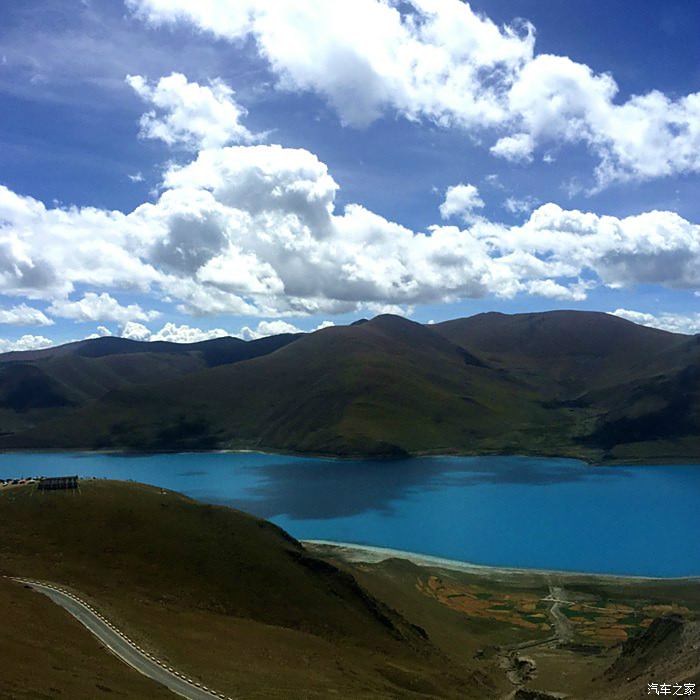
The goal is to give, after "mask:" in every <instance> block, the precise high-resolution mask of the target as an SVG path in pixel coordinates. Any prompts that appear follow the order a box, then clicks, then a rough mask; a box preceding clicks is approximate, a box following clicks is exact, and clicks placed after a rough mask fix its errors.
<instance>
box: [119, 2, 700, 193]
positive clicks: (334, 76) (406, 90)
mask: <svg viewBox="0 0 700 700" xmlns="http://www.w3.org/2000/svg"><path fill="white" fill-rule="evenodd" d="M127 4H128V6H129V7H130V8H131V9H132V11H133V12H134V13H135V14H136V15H137V16H139V17H141V18H143V19H144V20H146V21H148V22H149V23H151V24H154V25H159V24H167V23H172V22H188V23H190V24H191V25H193V26H194V27H196V28H197V29H198V30H202V31H206V32H209V33H210V34H212V35H213V36H215V37H217V38H220V39H225V40H228V41H232V42H240V41H241V40H243V39H245V38H246V37H252V38H253V39H254V41H255V43H256V45H257V48H258V51H259V53H260V55H261V56H262V57H263V58H264V59H266V60H267V62H268V63H269V65H270V67H271V69H272V70H273V72H274V73H275V74H276V76H277V79H278V87H279V88H280V89H284V90H293V91H314V92H316V93H317V94H320V95H322V96H323V97H324V98H325V99H326V100H327V101H328V102H329V103H330V104H331V105H332V106H333V107H334V108H335V109H336V111H337V113H338V114H339V116H340V118H341V120H342V121H343V122H344V123H346V124H350V125H353V126H364V125H366V124H368V123H370V122H371V121H373V120H375V119H377V118H379V117H380V116H382V115H384V114H386V113H387V112H389V113H394V114H399V115H402V116H403V117H405V118H407V119H410V120H414V121H416V120H429V121H431V122H433V123H436V124H438V125H439V126H442V127H459V128H464V129H469V130H483V129H484V128H496V129H498V130H500V131H501V132H503V135H502V136H501V137H500V138H499V139H498V140H497V141H496V143H495V144H494V146H493V147H492V149H491V150H492V152H493V153H494V155H497V156H500V157H504V158H507V159H509V160H512V161H523V162H527V161H529V160H530V159H531V158H532V156H533V152H534V151H535V149H536V148H538V147H547V145H548V144H549V143H550V142H554V143H583V144H585V145H587V146H588V147H589V148H590V149H591V150H592V151H593V152H594V153H596V154H597V155H598V157H599V166H598V168H597V171H596V178H597V186H598V187H602V186H604V185H607V184H609V183H610V182H613V181H616V180H627V179H633V178H634V179H649V178H654V177H660V176H666V175H670V174H673V173H682V172H698V171H700V93H693V94H689V95H686V96H681V97H678V98H672V97H669V96H667V95H665V94H663V93H662V92H660V91H658V90H652V91H651V92H648V93H646V94H641V95H633V96H631V97H630V98H628V99H627V100H625V101H620V100H618V99H617V98H618V92H619V88H618V85H617V83H616V82H615V79H614V78H613V76H612V75H610V74H608V73H596V72H595V71H593V70H592V69H591V68H590V67H589V66H587V65H585V64H583V63H578V62H576V61H573V60H571V59H570V58H568V57H566V56H556V55H550V54H539V55H535V50H534V48H535V34H534V28H533V27H532V26H531V25H530V24H528V23H526V22H522V21H520V22H514V23H512V24H511V25H505V26H501V27H499V26H498V25H496V24H495V23H494V22H493V21H492V20H490V19H489V18H488V17H486V16H484V15H482V14H478V13H476V12H475V11H474V10H473V9H472V8H471V6H470V5H469V4H468V3H466V2H462V1H461V0H407V2H401V3H399V2H396V1H394V0H392V1H386V0H337V1H336V2H332V3H328V2H327V3H323V2H317V0H277V1H276V2H275V3H261V2H259V1H258V0H206V1H204V2H197V3H193V2H189V0H168V2H165V0H127Z"/></svg>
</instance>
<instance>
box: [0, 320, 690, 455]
mask: <svg viewBox="0 0 700 700" xmlns="http://www.w3.org/2000/svg"><path fill="white" fill-rule="evenodd" d="M223 340H227V339H222V341H223ZM266 340H267V341H269V343H268V345H266V346H265V348H264V349H265V350H267V352H264V353H263V352H262V347H261V346H260V347H261V352H260V354H259V356H257V357H255V356H249V359H246V358H244V357H241V355H240V351H238V352H239V355H238V356H237V357H239V360H238V361H229V362H228V363H226V364H221V363H217V362H212V361H209V363H207V361H205V360H204V359H203V357H202V355H201V350H197V351H190V352H187V353H181V354H178V355H173V354H169V353H159V352H156V353H130V352H129V353H126V354H111V355H104V356H101V357H99V358H94V357H93V358H85V357H82V356H81V357H80V358H75V357H74V356H70V357H69V358H66V357H64V356H62V355H61V354H60V352H62V351H61V349H60V348H59V349H57V354H58V356H57V357H55V358H54V359H53V360H51V359H49V361H46V360H44V359H40V360H37V361H35V363H36V364H35V366H36V367H39V368H40V369H42V370H45V367H46V366H47V365H51V366H52V368H53V369H52V373H51V374H50V375H49V379H50V380H51V381H50V382H49V381H47V383H46V386H43V387H41V392H39V394H38V395H39V396H43V397H44V398H43V401H44V402H45V403H46V404H47V409H46V411H45V414H44V415H42V416H41V418H42V420H37V421H36V422H35V424H34V426H27V425H26V422H25V424H24V425H23V424H22V423H21V421H20V422H19V424H18V416H20V417H21V416H22V415H23V411H25V412H26V411H28V410H29V409H28V408H26V405H27V404H29V405H31V406H33V405H34V404H32V402H31V401H28V400H27V399H26V398H24V394H23V391H22V388H21V386H19V387H18V386H17V381H15V384H11V383H10V382H9V381H8V382H7V387H8V388H7V391H5V393H0V400H2V401H4V403H3V405H4V406H6V409H5V413H6V418H7V421H6V423H5V425H7V426H8V427H5V428H4V429H3V431H4V432H5V433H6V435H5V436H4V437H0V447H2V446H4V447H49V446H50V447H85V448H97V447H99V448H130V449H148V450H177V449H207V448H214V447H216V448H267V449H279V450H290V451H298V452H308V453H323V454H334V455H387V456H398V455H402V454H405V453H415V452H435V453H440V452H462V453H482V454H483V453H529V454H543V455H554V454H558V455H571V456H581V457H584V458H587V459H591V460H605V459H609V460H615V459H624V460H630V459H640V460H642V459H655V460H665V459H671V460H678V459H686V458H687V459H691V458H695V457H700V411H699V407H700V339H699V338H698V337H693V336H685V335H680V334H673V333H667V332H664V331H659V330H655V329H650V328H647V327H644V326H638V325H636V324H634V323H631V322H629V321H626V320H623V319H620V318H617V317H615V316H611V315H608V314H601V313H592V312H573V311H557V312H548V313H540V314H516V315H513V316H507V315H504V314H480V315H478V316H474V317H471V318H466V319H457V320H455V321H448V322H445V323H440V324H435V325H428V326H423V325H421V324H418V323H414V322H412V321H409V320H407V319H405V318H401V317H398V316H390V315H384V316H378V317H376V318H374V319H372V320H371V321H366V322H363V323H360V324H353V325H351V326H345V327H331V328H326V329H323V330H320V331H317V332H315V333H310V334H306V335H303V336H301V337H296V336H294V337H292V340H293V341H294V342H291V341H289V339H286V340H285V341H283V342H279V341H275V342H278V343H279V345H278V346H277V347H275V342H273V339H266ZM210 342H214V341H210ZM240 342H242V341H240ZM261 342H262V341H257V343H261ZM148 345H151V344H148ZM243 345H244V346H245V347H244V348H242V349H241V350H243V349H245V350H246V351H247V352H251V351H252V350H254V349H256V348H257V347H258V346H255V345H254V344H252V343H248V344H245V343H244V344H243ZM89 347H90V346H88V348H89ZM130 347H131V346H130ZM225 347H227V346H226V345H225V344H223V343H222V348H225ZM236 347H237V346H236ZM81 352H85V350H84V349H83V350H81ZM90 352H92V353H94V352H95V350H92V349H90ZM227 352H229V353H230V352H231V351H230V350H227ZM228 357H231V355H230V354H229V355H228ZM166 358H167V360H166ZM78 360H79V361H80V362H81V363H87V362H99V363H100V364H99V370H100V372H106V371H107V368H109V370H110V371H111V372H114V373H116V375H117V376H118V377H119V378H120V381H119V382H118V381H113V382H112V383H111V384H109V383H108V382H106V381H102V383H101V384H100V383H99V382H98V379H97V378H95V379H93V378H92V375H91V374H90V372H89V371H88V366H87V365H80V366H79V367H74V366H71V365H70V362H77V361H78ZM166 361H167V362H168V363H172V364H171V365H169V366H167V367H166V368H165V369H163V368H160V369H158V371H155V370H153V369H152V368H153V366H154V365H155V364H156V363H160V364H161V365H163V364H164V363H166ZM185 362H187V363H189V364H187V366H185ZM41 363H44V364H41ZM51 363H53V364H51ZM62 363H63V364H62ZM64 364H65V366H63V365H64ZM215 364H218V366H212V365H215ZM3 366H4V365H2V364H0V371H2V368H3ZM59 369H60V371H59ZM100 377H102V375H101V374H100ZM22 381H24V382H29V383H30V384H32V382H33V383H34V384H33V385H34V386H36V385H37V383H38V382H39V379H38V378H37V377H34V376H31V377H25V378H24V379H23V380H22ZM90 381H91V382H93V383H97V384H98V386H99V388H91V386H87V384H88V383H89V382H90ZM55 382H60V386H63V387H66V390H65V391H64V392H63V393H61V391H59V388H60V387H57V385H56V383H55ZM4 387H5V385H4V384H0V390H4ZM90 397H94V400H90ZM62 401H63V403H61V402H62ZM13 421H14V422H13Z"/></svg>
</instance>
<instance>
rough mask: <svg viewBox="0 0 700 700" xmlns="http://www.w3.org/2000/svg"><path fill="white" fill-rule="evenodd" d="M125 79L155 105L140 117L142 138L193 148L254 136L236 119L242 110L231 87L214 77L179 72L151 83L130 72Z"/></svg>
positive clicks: (243, 115)
mask: <svg viewBox="0 0 700 700" xmlns="http://www.w3.org/2000/svg"><path fill="white" fill-rule="evenodd" d="M127 82H128V83H129V85H130V86H131V87H132V88H133V89H134V90H135V91H136V93H137V94H138V95H139V96H140V97H141V98H143V99H144V100H146V101H147V102H149V103H150V104H152V105H153V106H154V108H155V109H153V110H151V111H149V112H146V114H144V115H143V116H142V117H141V136H142V137H143V138H149V139H160V140H161V141H165V143H167V144H168V145H169V146H172V145H173V144H182V145H184V146H186V147H188V148H194V149H197V148H217V147H220V146H223V145H225V144H227V143H245V142H249V141H253V140H254V139H255V138H256V137H255V135H254V134H252V133H251V132H250V131H248V129H247V128H246V127H245V126H243V125H242V124H241V123H240V120H241V118H243V117H245V115H246V110H245V109H244V108H243V107H241V106H240V105H239V104H238V103H237V102H236V101H235V99H234V92H233V90H232V89H231V88H230V87H229V86H228V85H226V83H224V82H223V81H222V80H220V79H218V78H217V79H215V80H212V81H211V82H210V84H209V85H208V86H206V85H200V84H199V83H195V82H189V81H188V80H187V78H186V77H185V76H184V75H182V74H181V73H171V74H170V75H169V76H166V77H162V78H160V80H159V81H158V82H157V83H156V84H155V85H149V83H148V82H147V80H146V79H145V78H144V77H143V76H141V75H130V76H128V77H127ZM139 175H140V173H139Z"/></svg>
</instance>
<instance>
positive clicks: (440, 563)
mask: <svg viewBox="0 0 700 700" xmlns="http://www.w3.org/2000/svg"><path fill="white" fill-rule="evenodd" d="M302 544H304V545H309V546H310V548H312V549H318V550H326V549H327V550H331V551H330V552H329V553H332V554H334V555H336V556H339V557H341V558H342V559H344V560H345V561H348V562H363V563H367V564H376V563H379V562H382V561H386V560H387V559H405V560H406V561H410V562H411V563H412V564H416V565H417V566H430V567H436V568H440V569H448V570H450V571H462V572H465V573H468V574H476V575H479V576H488V577H492V578H499V577H508V578H512V577H522V576H549V577H551V576H557V577H565V578H568V579H574V578H575V579H579V578H584V579H588V580H591V579H595V580H596V581H610V582H611V583H620V582H623V581H627V582H635V581H636V582H640V583H643V582H649V581H657V582H658V581H668V582H684V581H687V582H693V583H699V582H700V576H682V577H676V578H659V577H654V576H630V575H622V574H594V573H587V572H579V571H559V570H556V569H518V568H513V567H502V566H484V565H482V564H471V563H469V562H464V561H458V560H455V559H445V558H443V557H434V556H431V555H429V554H418V553H416V552H407V551H404V550H401V549H390V548H388V547H373V546H371V545H361V544H353V543H351V542H331V541H328V540H302Z"/></svg>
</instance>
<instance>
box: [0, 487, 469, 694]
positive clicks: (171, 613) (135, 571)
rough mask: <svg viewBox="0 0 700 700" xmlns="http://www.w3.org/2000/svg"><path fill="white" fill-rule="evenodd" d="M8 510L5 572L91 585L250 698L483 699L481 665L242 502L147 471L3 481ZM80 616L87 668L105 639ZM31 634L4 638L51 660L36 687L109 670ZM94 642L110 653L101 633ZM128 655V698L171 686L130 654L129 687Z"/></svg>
mask: <svg viewBox="0 0 700 700" xmlns="http://www.w3.org/2000/svg"><path fill="white" fill-rule="evenodd" d="M0 516H1V517H0V574H3V575H10V576H23V577H27V578H35V579H39V580H42V581H48V582H53V583H55V584H58V585H62V586H64V587H68V588H70V589H73V590H75V591H76V592H79V594H80V595H81V596H84V597H85V598H86V599H87V600H89V601H91V602H92V603H93V604H94V606H95V607H96V608H98V609H99V610H100V611H101V612H102V613H103V614H104V615H105V616H106V617H108V619H110V620H111V621H113V622H114V623H115V624H116V625H117V626H118V627H119V628H120V629H123V630H125V631H127V632H128V634H129V636H130V637H131V638H132V639H134V640H137V641H138V643H140V645H142V646H143V647H144V648H145V649H147V650H149V651H152V652H153V653H154V654H156V655H157V656H158V658H161V659H165V660H167V662H168V663H169V664H172V666H174V667H175V668H177V669H180V670H183V671H184V672H186V673H187V674H188V675H189V676H191V677H194V678H197V679H199V680H200V681H201V682H203V683H205V684H206V685H208V686H209V687H214V688H217V689H221V690H224V691H226V692H227V693H229V694H231V695H233V696H235V697H259V698H285V699H287V698H299V699H301V698H323V697H329V696H331V695H336V696H339V697H348V698H349V697H352V698H367V699H369V698H387V699H388V698H396V697H443V698H450V697H451V698H458V697H459V698H461V697H473V698H478V697H482V696H480V695H479V687H478V686H477V687H474V688H466V686H467V685H468V684H469V682H470V681H469V676H468V673H467V671H465V669H464V668H463V667H462V666H461V665H460V664H455V663H448V661H447V659H446V658H445V657H444V656H443V654H442V653H440V652H439V651H438V650H437V649H436V648H435V647H434V646H433V645H432V644H431V642H430V641H429V640H428V639H427V638H426V635H425V633H424V632H423V631H422V630H421V629H420V628H418V627H415V626H414V625H412V624H411V623H409V622H408V621H406V620H405V619H404V618H403V617H402V616H401V615H399V614H398V613H396V612H394V611H393V610H392V609H391V608H390V607H388V606H387V605H385V604H383V603H381V602H379V601H378V600H377V599H376V598H374V597H372V596H371V595H370V594H368V593H367V592H366V591H365V590H364V589H363V588H361V587H360V586H359V585H358V584H357V582H356V580H355V579H354V578H353V576H352V575H350V574H349V573H347V572H346V571H344V570H342V569H340V568H338V567H336V566H335V565H333V564H331V563H328V562H326V561H324V560H322V559H319V558H317V557H315V556H313V555H311V554H309V553H307V552H306V551H305V550H304V549H303V548H302V546H301V545H300V544H299V543H298V542H297V541H296V540H294V539H293V538H291V537H290V536H289V535H287V534H286V533H285V532H284V531H282V530H281V529H279V528H278V527H276V526H275V525H272V524H271V523H269V522H266V521H263V520H259V519H257V518H254V517H252V516H249V515H247V514H245V513H242V512H240V511H235V510H232V509H230V508H225V507H219V506H209V505H204V504H201V503H197V502H196V501H193V500H191V499H189V498H186V497H184V496H181V495H179V494H176V493H173V492H169V491H168V492H166V491H163V490H161V489H157V488H152V487H147V486H141V485H138V484H126V483H121V482H110V481H82V482H81V486H80V491H79V492H44V493H42V492H39V491H35V490H34V487H33V486H26V487H19V488H13V489H6V490H3V491H2V492H0ZM0 581H2V579H0ZM18 588H19V591H18V593H17V594H15V595H14V596H12V590H10V589H8V588H7V586H5V587H3V586H0V600H8V599H9V600H10V603H9V604H10V605H13V606H14V602H13V600H14V599H17V600H18V603H19V604H21V605H24V603H25V599H24V598H23V597H22V595H21V594H22V592H23V591H22V589H21V587H18ZM36 596H37V597H38V598H39V603H38V607H36V606H35V611H36V612H35V614H36V615H39V614H41V615H44V616H45V620H46V624H50V625H51V629H50V630H48V632H47V638H48V639H55V638H56V637H57V636H58V635H59V634H60V631H61V627H60V625H59V626H56V625H58V623H60V621H61V614H59V613H58V609H56V611H55V614H54V615H53V616H51V615H50V613H51V612H52V610H49V611H48V613H47V612H46V610H45V609H46V607H47V605H49V604H48V601H47V599H45V598H44V597H43V596H40V595H38V594H36ZM17 617H19V611H15V612H14V613H13V619H15V618H17ZM56 620H58V622H56ZM71 624H72V629H69V632H70V633H69V636H68V639H69V640H73V641H74V643H75V644H76V647H77V648H76V649H75V650H73V651H72V652H71V650H69V649H65V647H64V645H63V644H61V645H60V646H59V647H58V648H57V649H56V650H55V652H54V659H55V661H54V662H53V663H54V665H56V664H59V663H61V662H64V663H73V664H75V669H76V671H77V670H79V669H82V667H83V666H84V663H83V662H82V661H81V659H79V658H76V657H78V656H79V654H80V652H83V648H84V647H86V646H88V647H89V644H85V639H84V635H81V628H79V627H78V626H77V623H74V622H72V623H71ZM63 627H66V625H65V624H64V625H63ZM68 627H69V628H70V627H71V625H68ZM85 634H87V633H85ZM0 637H2V638H4V637H5V635H0ZM22 638H23V633H22V630H19V629H18V630H16V631H15V633H14V634H13V635H12V637H11V638H10V639H8V640H4V641H3V639H0V648H5V649H6V653H7V654H8V655H7V656H4V657H3V658H4V659H5V660H7V659H9V658H12V659H15V658H16V659H18V664H19V659H21V658H23V657H25V656H29V658H34V659H35V660H36V662H37V664H38V669H39V670H40V675H39V678H37V679H36V682H35V683H33V685H35V686H37V685H39V686H41V685H44V686H45V685H46V682H48V680H49V679H51V678H55V681H56V685H55V686H54V688H58V689H59V690H60V691H61V693H62V694H65V691H66V689H67V688H68V687H70V684H71V683H72V684H73V686H76V685H79V684H80V683H82V684H83V686H85V685H86V684H87V685H88V687H89V684H90V683H91V682H94V681H93V679H94V674H93V673H85V674H84V675H83V676H81V677H80V678H77V679H73V680H72V681H71V679H70V677H69V678H68V680H65V679H63V678H61V676H62V675H67V674H61V673H60V670H61V669H60V668H54V669H53V670H52V668H51V664H52V661H51V659H50V657H49V659H48V660H47V657H46V654H44V655H43V656H42V655H41V653H40V652H41V650H39V649H37V650H35V649H34V647H35V646H36V645H37V642H36V641H32V640H31V638H29V640H28V644H29V647H30V649H29V650H22V647H21V645H18V643H17V640H18V639H22ZM38 644H39V645H40V646H41V645H42V643H41V642H39V643H38ZM93 644H94V643H93ZM3 645H4V647H3ZM49 651H50V650H46V653H48V652H49ZM83 653H87V652H83ZM92 653H93V655H95V654H97V655H99V653H102V654H104V655H105V657H106V658H107V660H108V661H110V657H108V655H107V654H106V653H105V652H100V650H99V646H98V645H97V644H94V650H93V652H92ZM117 664H119V662H117V661H115V662H114V663H113V664H110V663H108V664H105V668H104V672H103V674H102V675H103V677H106V678H107V681H106V682H104V685H105V686H108V687H111V688H112V689H113V690H114V691H118V690H119V689H123V690H128V688H129V682H130V683H131V685H132V688H131V693H132V694H128V695H127V697H143V698H146V697H161V695H162V693H153V694H152V695H149V694H148V693H147V689H148V685H149V684H148V683H147V682H146V681H142V682H141V684H140V690H139V683H138V681H139V677H138V675H137V674H135V673H134V672H133V671H131V669H129V668H128V667H126V666H123V667H122V669H121V672H122V675H124V676H126V682H124V683H122V684H121V688H120V686H118V685H115V684H116V678H115V677H116V675H117V674H115V673H114V669H113V667H114V666H115V665H117ZM26 665H27V664H26V662H22V663H21V664H19V665H18V666H12V667H11V668H8V667H6V668H5V669H4V670H3V673H2V674H0V696H2V697H6V695H5V694H3V688H5V689H7V687H8V686H7V685H4V684H5V683H6V682H8V681H7V680H6V679H11V680H12V681H13V682H15V684H19V685H21V684H22V682H21V678H20V677H19V674H21V673H23V672H25V671H26ZM45 665H46V666H48V669H47V671H46V680H45V681H41V677H42V674H44V666H45ZM117 670H118V668H117ZM57 671H58V672H57ZM133 676H136V681H134V679H133ZM144 688H145V690H144ZM465 688H466V691H465ZM137 690H139V692H137ZM104 692H107V691H104ZM414 693H415V694H414ZM55 696H56V695H54V694H52V693H50V692H49V693H47V695H45V696H41V695H38V694H37V695H33V696H32V695H28V697H55ZM98 696H99V697H102V694H101V693H99V694H96V695H91V694H87V695H84V696H80V695H75V696H73V697H98ZM19 697H25V696H23V695H19Z"/></svg>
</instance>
